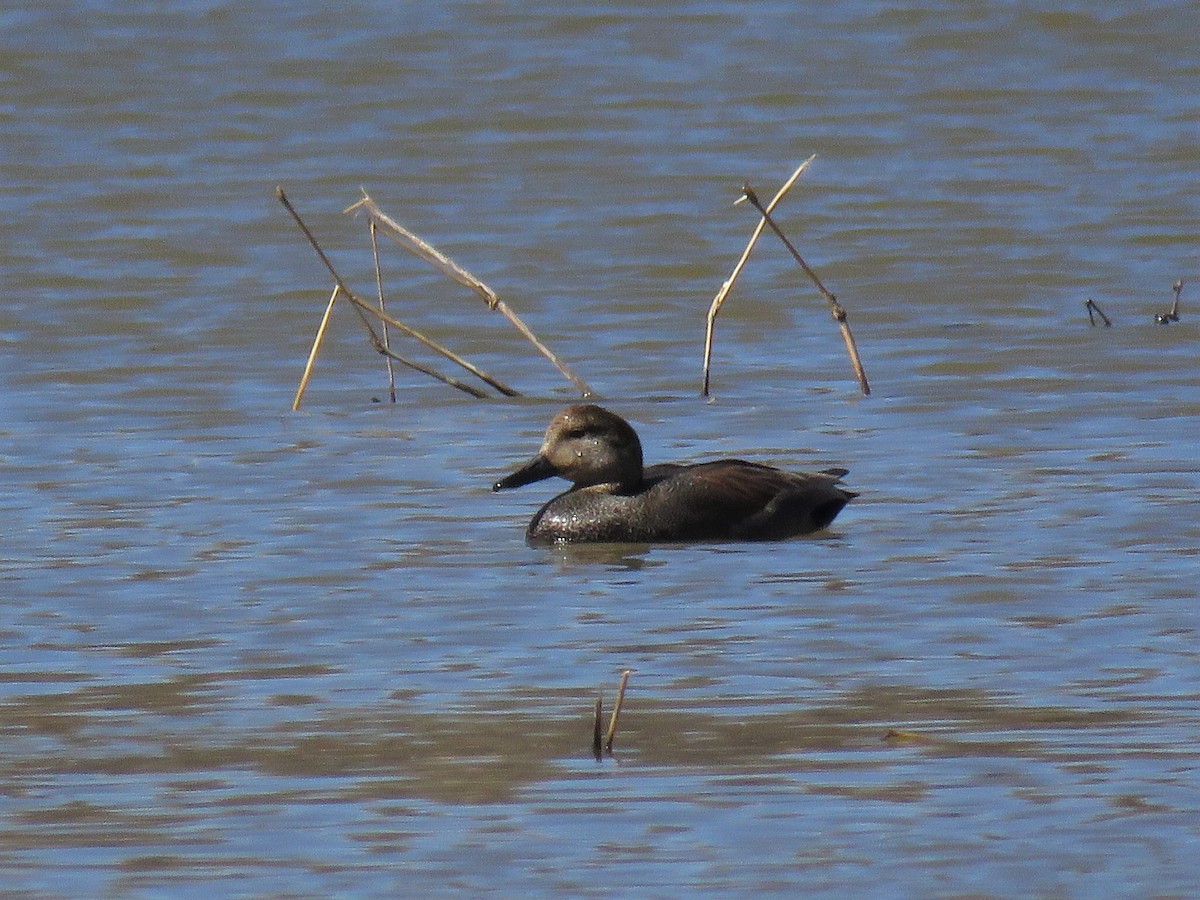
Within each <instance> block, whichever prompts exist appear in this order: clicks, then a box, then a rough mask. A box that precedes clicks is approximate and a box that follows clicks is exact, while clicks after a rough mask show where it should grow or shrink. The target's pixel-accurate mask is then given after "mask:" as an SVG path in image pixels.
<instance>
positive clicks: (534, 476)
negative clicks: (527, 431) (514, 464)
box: [492, 453, 558, 491]
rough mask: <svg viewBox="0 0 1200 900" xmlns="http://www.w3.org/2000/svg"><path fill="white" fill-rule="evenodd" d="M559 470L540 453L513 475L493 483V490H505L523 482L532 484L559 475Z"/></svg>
mask: <svg viewBox="0 0 1200 900" xmlns="http://www.w3.org/2000/svg"><path fill="white" fill-rule="evenodd" d="M557 474H558V472H557V471H556V470H555V468H554V466H553V465H551V464H550V460H548V459H546V457H544V456H542V455H541V454H540V453H539V454H538V455H537V456H535V457H534V458H533V459H531V460H530V461H529V462H527V463H525V465H523V466H521V468H519V469H517V471H515V472H513V473H512V474H511V475H506V476H505V477H504V478H501V479H500V480H499V481H497V482H496V483H495V484H493V485H492V490H493V491H504V490H507V489H508V488H515V487H520V486H521V485H523V484H532V483H533V482H535V481H541V480H542V479H544V478H550V477H552V476H554V475H557Z"/></svg>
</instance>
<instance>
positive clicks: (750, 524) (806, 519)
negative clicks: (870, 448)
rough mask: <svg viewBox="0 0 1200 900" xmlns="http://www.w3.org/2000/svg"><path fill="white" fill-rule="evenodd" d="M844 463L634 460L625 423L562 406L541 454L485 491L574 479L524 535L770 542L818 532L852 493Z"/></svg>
mask: <svg viewBox="0 0 1200 900" xmlns="http://www.w3.org/2000/svg"><path fill="white" fill-rule="evenodd" d="M845 474H846V470H845V469H825V470H824V471H821V472H785V471H783V470H781V469H775V468H772V467H770V466H764V465H759V464H758V463H752V462H746V461H745V460H741V459H720V460H716V461H715V462H707V463H697V464H695V465H687V464H683V463H663V464H659V465H655V466H650V467H648V468H645V469H643V468H642V444H641V441H639V440H638V436H637V432H636V431H634V430H633V427H632V426H631V425H630V424H629V423H628V422H626V421H625V420H624V419H622V418H621V417H620V416H618V415H617V414H616V413H613V412H610V411H609V410H607V409H605V408H604V407H602V406H595V405H593V404H590V403H588V404H580V405H577V406H568V407H567V408H566V409H564V410H563V411H562V412H560V413H559V414H558V415H556V416H555V417H554V419H553V420H552V421H551V422H550V427H549V428H548V429H547V430H546V439H545V441H544V442H543V443H542V449H541V452H539V453H538V455H537V456H535V457H534V458H533V459H532V460H530V461H529V462H528V463H526V464H525V465H524V466H522V467H521V468H519V469H517V470H516V471H515V472H513V473H512V474H511V475H508V476H506V477H505V478H501V479H500V480H499V481H497V482H496V483H495V484H494V485H492V490H493V491H502V490H505V489H507V488H515V487H520V486H521V485H523V484H530V483H532V482H534V481H541V480H542V479H544V478H549V477H551V476H552V475H558V476H560V477H562V478H565V479H566V480H567V481H570V482H573V484H574V486H573V487H572V488H571V489H570V490H568V491H566V492H565V493H562V494H559V495H558V496H557V497H555V498H554V499H553V500H551V501H550V502H549V503H547V504H546V505H545V506H543V507H542V508H541V509H539V510H538V512H537V515H535V516H534V517H533V521H532V522H530V523H529V528H528V530H527V531H526V532H525V536H526V538H527V539H528V540H529V541H531V542H536V543H544V542H595V543H599V542H604V543H651V542H662V541H703V540H743V541H768V540H778V539H781V538H788V537H793V536H794V535H798V534H807V533H809V532H812V531H818V530H820V529H822V528H825V527H827V526H828V525H829V523H831V522H832V521H833V520H834V518H836V516H837V514H838V513H839V512H841V511H842V507H843V506H845V505H846V504H847V503H848V502H849V501H850V500H851V499H852V498H854V497H856V496H857V494H854V493H853V492H851V491H847V490H845V489H843V488H842V487H840V486H839V485H838V482H839V480H840V479H841V477H842V476H843V475H845Z"/></svg>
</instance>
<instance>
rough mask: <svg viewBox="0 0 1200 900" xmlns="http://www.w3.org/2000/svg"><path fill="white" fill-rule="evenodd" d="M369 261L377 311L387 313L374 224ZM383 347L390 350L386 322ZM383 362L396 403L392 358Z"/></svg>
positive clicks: (390, 396) (392, 397)
mask: <svg viewBox="0 0 1200 900" xmlns="http://www.w3.org/2000/svg"><path fill="white" fill-rule="evenodd" d="M371 260H372V262H374V264H375V293H376V295H377V296H378V297H379V311H380V312H382V313H386V312H387V304H386V303H384V302H383V270H382V269H381V268H380V266H379V239H378V238H377V237H376V235H375V223H374V222H372V223H371ZM383 347H384V349H385V350H389V351H390V350H391V349H392V340H391V335H390V334H389V332H388V324H387V322H384V323H383ZM383 360H384V362H385V363H386V364H387V373H388V397H389V398H390V399H391V401H392V402H393V403H395V402H396V369H395V367H394V366H393V365H392V357H391V356H384V358H383Z"/></svg>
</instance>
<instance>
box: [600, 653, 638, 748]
mask: <svg viewBox="0 0 1200 900" xmlns="http://www.w3.org/2000/svg"><path fill="white" fill-rule="evenodd" d="M632 672H633V670H632V669H626V670H625V671H624V672H622V673H621V686H620V687H619V688H617V703H616V705H615V706H614V707H613V711H612V718H611V719H609V721H608V734H606V735H605V737H604V750H605V752H606V753H612V748H613V738H614V737H616V735H617V717H618V716H620V715H621V706H622V704H624V702H625V685H627V684H629V676H630V674H631V673H632Z"/></svg>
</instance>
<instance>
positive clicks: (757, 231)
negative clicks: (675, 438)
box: [700, 153, 817, 397]
mask: <svg viewBox="0 0 1200 900" xmlns="http://www.w3.org/2000/svg"><path fill="white" fill-rule="evenodd" d="M816 158H817V155H816V154H815V153H814V154H813V155H812V156H810V157H809V158H808V159H806V160H805V161H804V162H802V163H800V167H799V168H798V169H796V171H795V172H793V173H792V177H791V178H789V179H788V180H787V181H785V182H784V183H783V187H781V188H780V189H779V190H778V191H776V193H775V196H774V198H773V199H772V200H771V202H770V203H768V204H767V211H768V212H770V211H771V210H773V209H775V207H776V206H778V205H779V201H780V200H782V199H783V198H784V195H785V194H787V192H788V191H790V190H791V189H792V185H794V184H795V183H796V181H797V180H798V179H799V178H800V176H801V175H802V174H803V173H804V170H805V169H807V168H808V166H809V164H810V163H811V162H812V161H813V160H814V159H816ZM737 202H739V203H740V202H741V200H739V201H737ZM765 227H766V220H765V219H759V220H758V224H757V225H756V226H754V232H753V233H752V234H751V235H750V240H749V241H748V242H747V244H746V249H745V250H743V251H742V256H741V258H740V259H739V260H738V261H737V264H736V265H735V266H734V267H733V272H732V273H730V275H729V278H727V279H726V280H725V283H724V284H722V285H721V289H720V290H719V291H717V296H715V297H713V301H712V305H711V306H709V308H708V321H707V324H706V326H705V330H704V386H703V387H702V388H701V391H700V395H701V396H702V397H707V396H708V387H709V374H710V365H711V363H712V348H713V328H714V327H715V325H716V321H717V314H718V313H719V312H720V311H721V307H722V306H723V305H724V303H725V298H726V297H727V296H728V295H729V292H730V291H731V290H733V283H734V282H735V281H736V280H737V277H738V275H740V274H741V273H742V269H743V268H744V267H745V265H746V260H748V259H749V258H750V251H751V250H753V249H754V245H755V244H757V243H758V239H759V237H760V236H761V235H762V233H763V228H765Z"/></svg>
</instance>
